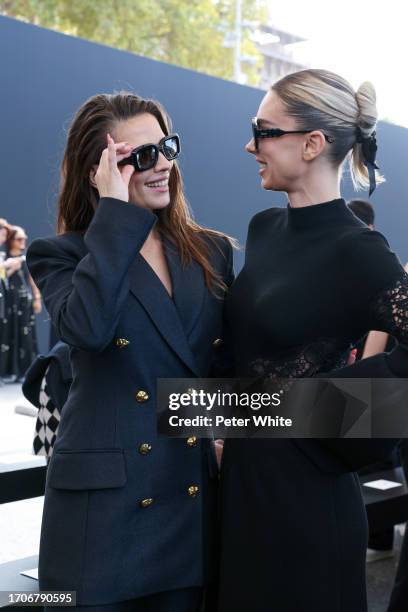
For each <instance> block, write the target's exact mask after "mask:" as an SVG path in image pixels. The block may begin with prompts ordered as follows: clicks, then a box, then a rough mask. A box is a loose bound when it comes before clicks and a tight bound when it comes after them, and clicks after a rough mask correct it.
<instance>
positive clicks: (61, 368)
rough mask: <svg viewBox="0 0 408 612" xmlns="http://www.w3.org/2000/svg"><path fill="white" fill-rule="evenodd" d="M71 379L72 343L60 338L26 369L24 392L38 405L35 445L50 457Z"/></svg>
mask: <svg viewBox="0 0 408 612" xmlns="http://www.w3.org/2000/svg"><path fill="white" fill-rule="evenodd" d="M71 383H72V370H71V363H70V358H69V347H68V345H66V344H65V343H64V342H58V343H57V344H55V345H54V346H53V348H52V349H51V350H50V351H49V352H48V353H47V354H46V355H37V358H36V359H35V361H34V362H33V363H32V364H31V366H30V367H29V369H28V370H27V372H26V376H25V380H24V382H23V387H22V390H23V394H24V396H25V397H26V398H27V399H28V401H29V402H31V403H32V404H33V405H34V406H36V408H38V417H37V420H36V424H35V432H34V440H33V448H34V453H35V454H36V455H45V457H47V459H50V457H51V455H52V449H53V446H54V443H55V440H56V437H57V432H58V426H59V423H60V418H61V413H62V410H63V406H64V404H65V402H66V400H67V397H68V392H69V388H70V386H71Z"/></svg>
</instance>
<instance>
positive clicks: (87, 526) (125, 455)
mask: <svg viewBox="0 0 408 612" xmlns="http://www.w3.org/2000/svg"><path fill="white" fill-rule="evenodd" d="M155 221H156V216H155V214H154V213H152V212H151V211H149V210H146V209H142V208H141V207H138V206H134V205H131V204H128V203H125V202H123V201H121V200H115V199H112V198H102V199H101V200H100V203H99V206H98V208H97V211H96V213H95V216H94V218H93V220H92V222H91V224H90V226H89V228H88V230H87V231H86V233H85V234H84V235H83V236H82V235H80V234H76V233H67V234H64V235H60V236H56V237H55V236H54V237H50V238H45V239H39V240H35V241H34V242H33V243H32V244H31V246H30V248H29V250H28V254H27V262H28V266H29V269H30V272H31V274H32V276H33V278H34V280H35V282H36V284H37V285H38V287H39V288H40V290H41V293H42V295H43V298H44V301H45V305H46V308H47V310H48V312H49V314H50V316H51V319H52V321H53V323H54V324H55V325H56V327H57V329H58V333H59V335H60V337H61V339H62V340H63V341H65V342H66V343H67V344H69V345H70V347H71V363H72V369H73V382H72V386H71V388H70V392H69V396H68V400H67V403H66V404H65V406H64V409H63V412H62V418H61V423H60V428H59V432H58V437H57V440H56V443H55V447H54V453H53V456H52V459H51V461H50V464H49V467H48V473H47V483H46V493H45V502H44V514H43V522H42V530H41V543H40V560H39V579H40V588H41V590H76V591H77V603H79V604H81V605H95V604H104V603H109V602H116V601H122V600H126V599H131V598H136V597H140V596H144V595H147V594H149V593H155V592H159V591H165V590H171V589H177V588H184V587H189V586H193V585H203V584H205V583H206V582H207V581H208V580H210V579H211V567H212V566H213V561H212V552H213V547H214V536H213V525H214V523H215V516H214V514H215V493H216V486H217V469H216V461H215V454H214V451H213V448H212V446H211V445H210V443H209V441H208V440H196V439H194V438H188V439H181V438H180V439H168V438H162V437H158V436H157V433H156V410H155V396H156V379H157V378H172V377H174V378H188V377H195V376H206V375H207V373H208V370H209V368H210V364H211V361H212V358H213V357H214V351H216V350H217V349H216V347H214V346H213V343H214V340H215V339H217V338H218V337H219V336H220V335H221V324H222V308H223V301H222V299H220V298H219V297H216V296H214V295H213V294H212V293H211V292H210V291H208V289H207V288H206V285H205V282H204V274H203V270H202V268H201V266H199V265H198V264H197V263H196V262H193V263H192V264H191V265H189V266H187V267H183V266H182V264H181V261H180V259H179V255H178V253H177V251H176V250H175V249H174V247H172V245H171V244H170V243H169V242H167V241H165V253H166V257H167V261H168V265H169V271H170V274H171V278H172V283H173V299H171V298H170V296H169V295H168V293H167V291H166V289H165V288H164V286H163V284H162V283H161V281H160V280H159V278H158V277H157V275H156V274H155V273H154V271H153V270H152V268H151V267H150V266H149V264H148V263H147V262H146V260H145V259H144V258H143V257H142V256H141V255H140V252H139V251H140V248H141V247H142V245H143V243H144V241H145V239H146V238H147V236H148V234H149V232H150V230H151V229H152V227H153V225H154V223H155ZM208 243H209V245H210V249H211V259H212V263H213V265H214V266H215V269H216V270H217V271H218V272H219V274H220V275H221V277H222V278H223V280H224V281H225V282H226V283H227V284H229V283H230V282H231V280H232V252H231V246H230V244H229V243H228V242H227V241H226V240H224V239H222V238H219V239H218V238H217V245H219V248H218V247H217V245H215V244H213V243H212V241H210V240H209V241H208ZM211 245H212V246H211ZM215 344H216V345H217V344H219V343H215Z"/></svg>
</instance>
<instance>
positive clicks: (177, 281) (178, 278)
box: [163, 239, 206, 337]
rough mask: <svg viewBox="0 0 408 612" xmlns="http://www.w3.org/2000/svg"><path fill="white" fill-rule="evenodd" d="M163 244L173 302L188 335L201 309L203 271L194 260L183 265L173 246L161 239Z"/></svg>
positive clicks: (204, 292) (203, 295)
mask: <svg viewBox="0 0 408 612" xmlns="http://www.w3.org/2000/svg"><path fill="white" fill-rule="evenodd" d="M163 244H164V250H165V254H166V259H167V263H168V266H169V271H170V276H171V280H172V284H173V300H174V304H175V305H176V308H177V311H178V313H179V316H180V319H181V323H182V325H183V328H184V331H185V334H186V336H187V337H188V336H189V335H190V334H191V332H192V331H193V329H194V327H195V326H196V324H197V321H198V319H199V316H200V314H201V311H202V306H203V300H204V298H205V294H206V287H205V280H204V272H203V269H202V268H201V266H200V265H199V264H198V263H197V262H196V261H194V260H193V261H192V262H191V264H189V265H188V266H183V265H182V262H181V259H180V255H179V253H178V251H177V249H176V248H175V246H174V245H173V244H172V243H171V242H170V241H169V240H167V239H164V240H163Z"/></svg>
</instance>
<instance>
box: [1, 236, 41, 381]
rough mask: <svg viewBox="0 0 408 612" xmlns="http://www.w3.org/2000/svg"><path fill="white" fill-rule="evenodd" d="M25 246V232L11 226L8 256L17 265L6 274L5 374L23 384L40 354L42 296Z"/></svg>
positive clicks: (8, 239)
mask: <svg viewBox="0 0 408 612" xmlns="http://www.w3.org/2000/svg"><path fill="white" fill-rule="evenodd" d="M26 246H27V235H26V233H25V231H24V229H23V228H22V227H19V226H18V225H14V226H10V230H9V235H8V238H7V255H8V257H9V258H10V259H11V260H12V261H13V260H15V261H16V265H15V267H10V268H9V269H8V270H7V279H8V288H7V306H6V317H5V320H4V326H5V330H4V346H5V352H6V360H5V366H4V374H5V376H6V377H7V378H8V380H10V381H20V382H22V381H23V379H24V375H25V372H26V370H27V369H28V368H29V367H30V365H31V364H32V362H33V361H34V359H35V357H36V356H37V353H38V350H37V336H36V329H35V315H36V314H38V313H40V312H41V294H40V291H39V289H38V288H37V286H36V285H35V283H34V281H33V279H32V277H31V275H30V273H29V271H28V268H27V265H26V262H25V255H24V253H25V250H26Z"/></svg>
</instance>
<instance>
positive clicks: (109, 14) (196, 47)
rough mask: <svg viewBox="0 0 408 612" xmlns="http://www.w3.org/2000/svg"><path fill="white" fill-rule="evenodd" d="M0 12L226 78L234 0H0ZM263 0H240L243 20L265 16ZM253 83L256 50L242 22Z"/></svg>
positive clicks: (257, 59) (229, 72) (228, 75)
mask: <svg viewBox="0 0 408 612" xmlns="http://www.w3.org/2000/svg"><path fill="white" fill-rule="evenodd" d="M0 13H1V14H3V15H7V16H10V17H15V18H17V19H21V20H24V21H28V22H30V23H33V24H35V25H40V26H43V27H46V28H50V29H53V30H58V31H60V32H64V33H66V34H71V35H73V36H79V37H81V38H86V39H88V40H93V41H95V42H100V43H103V44H106V45H110V46H112V47H116V48H119V49H125V50H127V51H132V52H134V53H137V54H139V55H144V56H147V57H151V58H153V59H157V60H161V61H164V62H169V63H172V64H177V65H179V66H183V67H185V68H190V69H192V70H197V71H200V72H205V73H207V74H211V75H213V76H217V77H222V78H225V79H231V78H232V76H233V48H232V46H231V40H232V37H231V33H233V31H234V22H235V0H109V1H108V0H106V1H105V0H103V1H100V2H95V0H75V1H74V2H73V1H72V0H5V1H1V0H0ZM266 15H267V11H266V0H242V17H243V20H251V21H252V22H254V21H255V22H261V21H264V20H266ZM228 41H230V44H229V45H228ZM242 52H243V53H245V55H246V56H251V57H253V58H254V60H253V63H251V64H247V63H243V66H242V70H243V72H245V73H246V74H247V77H248V83H251V84H256V82H257V80H258V70H259V67H260V65H261V63H262V60H261V56H260V54H259V53H258V51H257V50H256V48H255V46H254V44H253V43H252V41H251V40H250V31H249V29H248V28H243V38H242Z"/></svg>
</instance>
